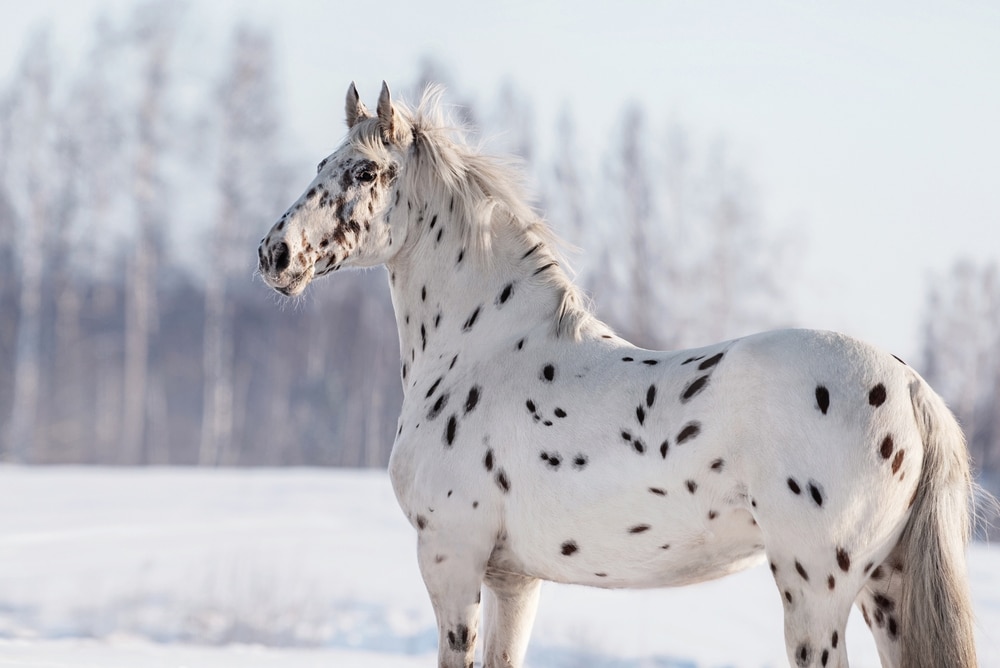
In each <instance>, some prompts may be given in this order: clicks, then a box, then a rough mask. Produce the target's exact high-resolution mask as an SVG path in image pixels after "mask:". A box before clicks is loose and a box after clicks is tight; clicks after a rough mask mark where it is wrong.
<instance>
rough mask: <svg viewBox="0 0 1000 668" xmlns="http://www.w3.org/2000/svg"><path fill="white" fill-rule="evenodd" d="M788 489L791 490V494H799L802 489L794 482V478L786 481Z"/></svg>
mask: <svg viewBox="0 0 1000 668" xmlns="http://www.w3.org/2000/svg"><path fill="white" fill-rule="evenodd" d="M788 489H790V490H792V493H793V494H801V493H802V488H801V487H799V483H797V482H795V478H789V479H788Z"/></svg>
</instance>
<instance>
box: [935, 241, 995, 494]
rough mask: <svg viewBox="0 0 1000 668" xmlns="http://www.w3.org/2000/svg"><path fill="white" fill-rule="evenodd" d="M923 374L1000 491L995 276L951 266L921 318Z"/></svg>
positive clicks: (981, 268)
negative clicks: (945, 404)
mask: <svg viewBox="0 0 1000 668" xmlns="http://www.w3.org/2000/svg"><path fill="white" fill-rule="evenodd" d="M923 351H924V359H923V373H924V375H925V377H926V378H927V380H928V381H930V382H931V384H932V385H933V386H934V387H935V389H936V390H937V391H938V392H940V393H941V395H942V396H943V397H944V398H945V400H946V401H947V402H948V405H949V406H950V407H951V409H952V410H953V411H954V412H955V414H956V415H957V416H958V419H959V422H960V423H961V424H962V428H963V429H964V431H965V435H966V438H967V439H968V443H969V452H970V453H971V455H972V459H973V461H974V463H975V464H976V466H977V467H978V468H980V469H981V470H982V471H984V472H985V473H987V475H988V477H989V478H992V480H993V483H994V485H995V486H996V485H1000V410H998V407H1000V271H998V269H997V265H996V264H995V263H988V264H977V263H974V262H972V261H969V260H960V261H958V262H956V263H955V264H954V265H953V266H952V268H951V269H950V270H949V271H948V273H947V274H946V275H944V276H938V277H935V279H934V282H933V284H932V285H931V287H930V289H929V290H928V293H927V298H926V306H925V309H924V317H923Z"/></svg>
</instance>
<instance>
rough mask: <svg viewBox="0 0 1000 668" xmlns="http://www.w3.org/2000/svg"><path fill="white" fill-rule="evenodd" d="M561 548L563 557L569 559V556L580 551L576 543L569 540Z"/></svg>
mask: <svg viewBox="0 0 1000 668" xmlns="http://www.w3.org/2000/svg"><path fill="white" fill-rule="evenodd" d="M560 548H561V551H562V553H563V556H566V557H568V556H569V555H571V554H573V553H574V552H576V551H577V550H579V549H580V548H578V547H577V546H576V542H575V541H572V540H567V541H566V542H565V543H563V544H562V545H561V546H560Z"/></svg>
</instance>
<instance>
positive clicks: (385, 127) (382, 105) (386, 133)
mask: <svg viewBox="0 0 1000 668" xmlns="http://www.w3.org/2000/svg"><path fill="white" fill-rule="evenodd" d="M377 111H378V124H379V127H380V128H381V129H382V136H383V137H384V138H385V140H386V141H390V142H391V141H394V140H395V139H396V129H397V128H396V110H395V109H393V107H392V96H391V95H390V94H389V86H388V84H386V82H384V81H383V82H382V92H381V93H379V95H378V109H377Z"/></svg>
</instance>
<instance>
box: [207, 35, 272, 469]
mask: <svg viewBox="0 0 1000 668" xmlns="http://www.w3.org/2000/svg"><path fill="white" fill-rule="evenodd" d="M273 70H274V64H273V49H272V46H271V40H270V37H269V36H268V35H267V34H266V33H265V32H263V31H261V30H257V29H254V28H251V27H249V26H246V25H242V26H238V27H237V28H236V29H235V31H234V33H233V37H232V43H231V46H230V51H229V64H228V67H227V70H226V72H225V74H224V75H223V78H222V81H221V83H220V85H219V86H218V89H217V92H216V98H217V104H216V107H217V108H218V109H219V119H218V132H219V136H220V148H219V151H220V155H219V162H218V177H217V179H216V184H217V187H216V191H217V197H218V206H217V209H216V211H215V216H214V218H213V220H214V225H213V226H212V239H211V241H210V243H209V247H210V248H211V253H210V257H211V261H210V262H207V263H206V264H205V266H206V271H207V274H206V276H205V325H204V336H203V342H204V349H203V355H204V391H203V404H202V405H203V409H202V428H201V445H200V448H199V455H198V460H199V462H200V463H201V464H218V463H220V462H223V461H227V458H231V457H233V456H234V453H232V452H231V451H230V450H231V448H232V447H233V436H234V433H233V431H234V425H235V424H236V422H235V417H234V411H235V410H236V408H237V407H236V405H235V403H234V392H235V390H236V388H235V387H234V383H235V382H236V374H235V363H236V359H235V355H234V343H235V340H234V336H235V333H234V330H233V313H232V309H233V304H232V301H231V298H232V296H233V290H234V289H236V286H238V285H239V284H240V283H246V282H247V279H248V278H249V277H250V276H251V275H252V272H253V259H254V256H253V253H252V252H251V250H252V248H253V246H254V240H253V239H252V238H251V236H250V231H251V230H262V229H266V226H267V221H268V220H270V218H271V217H273V216H275V215H276V214H277V212H278V210H279V208H278V207H279V202H280V200H281V199H282V198H281V195H283V194H284V193H283V192H282V191H283V190H285V189H286V188H284V187H283V186H284V185H285V183H287V181H288V178H287V173H286V172H285V170H284V168H283V166H282V162H281V160H280V159H279V158H278V157H277V155H276V151H277V139H278V138H277V131H278V112H277V110H276V109H275V106H274V100H275V99H276V98H277V95H276V94H275V84H274V71H273ZM246 363H247V364H250V363H252V361H251V360H246ZM246 377H247V376H246V375H243V376H241V378H246ZM276 400H281V399H276Z"/></svg>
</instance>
